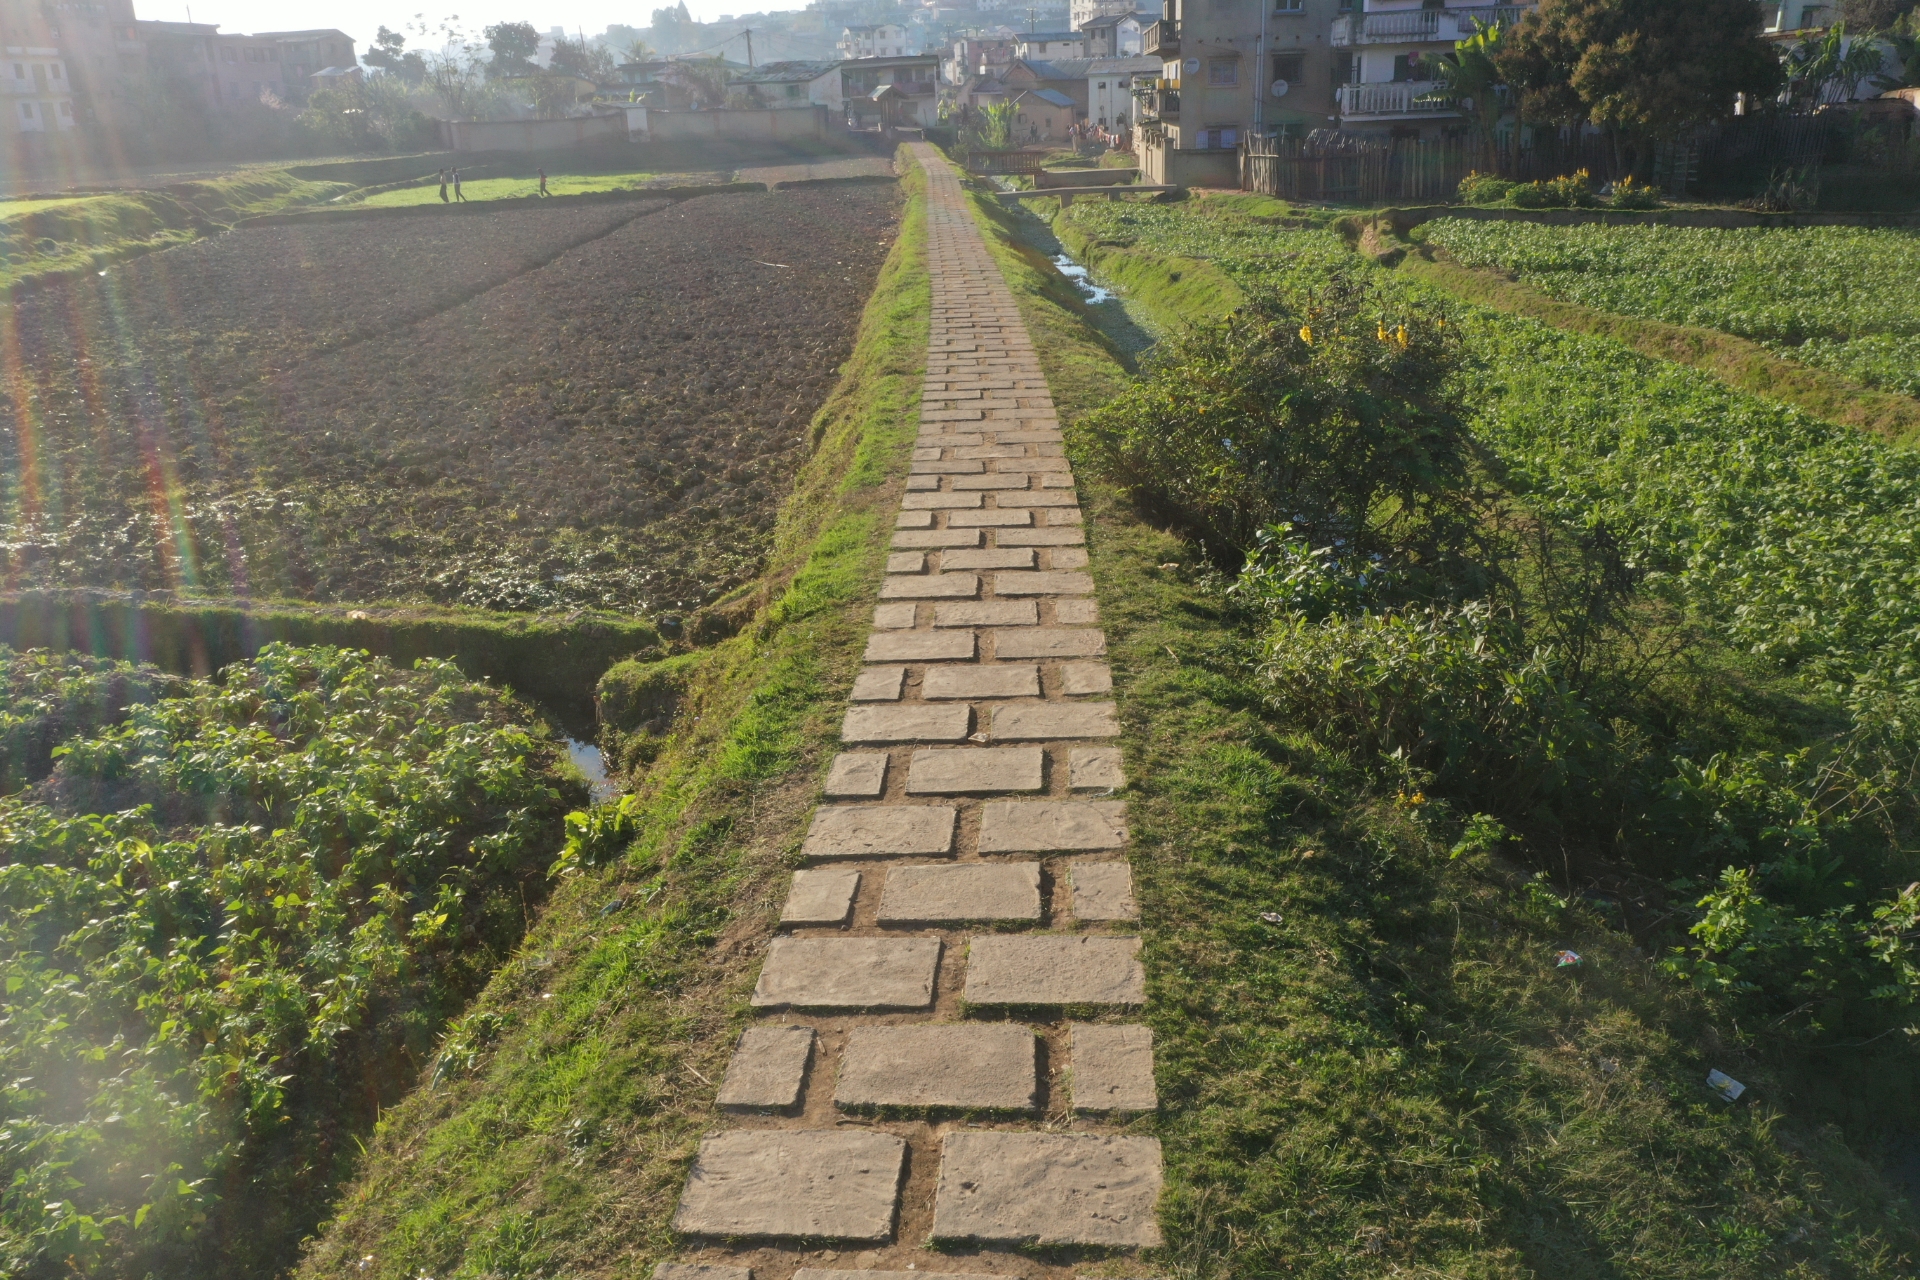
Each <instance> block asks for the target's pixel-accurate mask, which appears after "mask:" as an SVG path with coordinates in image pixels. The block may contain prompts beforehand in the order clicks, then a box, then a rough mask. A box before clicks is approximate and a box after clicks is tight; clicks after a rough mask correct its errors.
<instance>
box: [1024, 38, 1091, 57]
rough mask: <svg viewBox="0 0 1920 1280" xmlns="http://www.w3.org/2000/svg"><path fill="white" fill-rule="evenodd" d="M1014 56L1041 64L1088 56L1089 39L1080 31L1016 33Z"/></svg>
mask: <svg viewBox="0 0 1920 1280" xmlns="http://www.w3.org/2000/svg"><path fill="white" fill-rule="evenodd" d="M1013 56H1014V57H1016V58H1027V59H1032V60H1037V61H1040V62H1053V61H1056V60H1058V59H1061V58H1084V57H1086V56H1087V37H1086V35H1085V33H1083V32H1079V31H1016V32H1015V33H1014V36H1013Z"/></svg>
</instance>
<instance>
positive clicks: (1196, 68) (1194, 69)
mask: <svg viewBox="0 0 1920 1280" xmlns="http://www.w3.org/2000/svg"><path fill="white" fill-rule="evenodd" d="M1184 65H1185V67H1186V69H1187V74H1188V75H1190V76H1197V75H1199V74H1200V59H1198V58H1188V59H1187V60H1186V62H1185V64H1184Z"/></svg>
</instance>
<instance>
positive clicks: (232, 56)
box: [220, 45, 240, 62]
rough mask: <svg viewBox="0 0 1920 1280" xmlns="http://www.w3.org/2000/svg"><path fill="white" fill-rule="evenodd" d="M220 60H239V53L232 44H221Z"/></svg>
mask: <svg viewBox="0 0 1920 1280" xmlns="http://www.w3.org/2000/svg"><path fill="white" fill-rule="evenodd" d="M220 61H222V62H238V61H240V54H239V52H238V51H237V50H235V49H234V47H233V46H232V45H222V46H221V47H220Z"/></svg>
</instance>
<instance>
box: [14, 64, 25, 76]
mask: <svg viewBox="0 0 1920 1280" xmlns="http://www.w3.org/2000/svg"><path fill="white" fill-rule="evenodd" d="M13 78H14V79H15V80H25V79H26V78H27V69H26V68H25V67H23V66H21V65H20V64H19V63H17V62H16V63H14V64H13Z"/></svg>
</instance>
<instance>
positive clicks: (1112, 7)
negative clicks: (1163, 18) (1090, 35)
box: [1067, 0, 1159, 31]
mask: <svg viewBox="0 0 1920 1280" xmlns="http://www.w3.org/2000/svg"><path fill="white" fill-rule="evenodd" d="M1137 7H1138V5H1137V4H1136V3H1135V0H1068V4H1067V24H1068V25H1069V26H1071V27H1072V28H1073V29H1074V30H1075V31H1079V30H1081V29H1083V28H1084V27H1085V26H1086V25H1087V24H1088V23H1089V22H1091V21H1093V20H1094V19H1095V18H1106V17H1118V16H1121V15H1124V14H1131V13H1132V12H1133V11H1134V10H1135V9H1136V8H1137ZM1158 16H1159V15H1157V14H1149V15H1148V17H1147V21H1149V22H1151V21H1153V19H1154V18H1155V17H1158Z"/></svg>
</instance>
